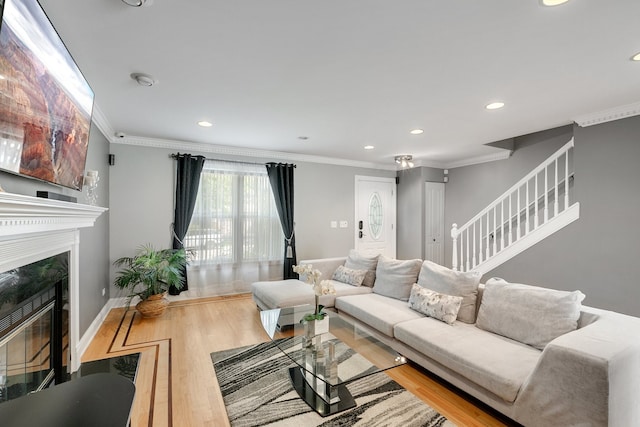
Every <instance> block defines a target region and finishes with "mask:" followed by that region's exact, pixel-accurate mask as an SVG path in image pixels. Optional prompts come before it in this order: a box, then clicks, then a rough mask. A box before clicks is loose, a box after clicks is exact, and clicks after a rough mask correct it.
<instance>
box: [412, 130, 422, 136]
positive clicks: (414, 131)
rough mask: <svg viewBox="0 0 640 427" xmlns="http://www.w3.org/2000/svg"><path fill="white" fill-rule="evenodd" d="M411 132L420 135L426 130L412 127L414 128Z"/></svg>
mask: <svg viewBox="0 0 640 427" xmlns="http://www.w3.org/2000/svg"><path fill="white" fill-rule="evenodd" d="M409 133H410V134H411V135H420V134H421V133H424V130H422V129H412V130H410V131H409Z"/></svg>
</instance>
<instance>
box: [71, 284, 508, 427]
mask: <svg viewBox="0 0 640 427" xmlns="http://www.w3.org/2000/svg"><path fill="white" fill-rule="evenodd" d="M267 340H268V337H267V335H266V333H265V332H264V331H263V329H262V325H261V324H260V319H259V315H258V311H257V310H256V306H255V305H254V303H253V301H252V300H251V297H250V296H248V295H239V296H234V297H222V298H209V299H198V300H189V301H180V302H172V303H171V305H170V306H169V309H168V310H167V312H166V313H165V314H164V316H163V317H161V318H157V319H143V318H141V317H140V316H139V315H137V314H136V313H135V311H133V310H128V311H127V310H125V309H114V310H111V312H110V313H109V315H108V316H107V318H106V319H105V321H104V323H103V325H102V327H101V328H100V330H99V331H98V333H97V334H96V336H95V338H94V339H93V341H92V343H91V345H90V346H89V348H88V349H87V351H86V352H85V354H84V356H83V362H87V361H91V360H97V359H103V358H107V357H112V356H115V355H122V354H130V353H138V352H139V353H140V354H141V359H140V366H139V369H138V377H137V381H136V399H135V402H134V408H133V412H132V423H131V424H132V426H134V427H142V426H153V427H164V426H167V427H171V426H175V427H182V426H189V427H192V426H216V427H217V426H221V427H222V426H228V425H229V421H228V419H227V416H226V412H225V408H224V403H223V401H222V396H221V394H220V390H219V388H218V384H217V381H216V376H215V373H214V370H213V365H212V363H211V358H210V356H209V355H210V353H212V352H214V351H219V350H226V349H230V348H236V347H241V346H245V345H251V344H256V343H259V342H264V341H267ZM387 373H388V375H389V376H390V377H391V378H393V379H394V380H395V381H397V382H398V383H400V384H401V385H403V386H404V387H405V388H406V389H408V390H410V391H411V392H412V393H414V394H415V395H416V396H418V397H419V398H420V399H422V400H424V401H425V402H426V403H427V404H428V405H430V406H432V407H433V408H435V409H437V410H438V411H440V413H442V414H443V415H445V416H446V417H447V418H449V419H450V420H451V421H453V422H454V423H456V424H458V425H459V426H504V425H508V424H507V422H508V420H507V421H505V420H501V419H498V418H496V416H495V414H492V413H489V412H487V410H486V408H483V407H480V406H479V405H477V404H474V403H472V402H471V401H470V400H468V399H465V398H463V397H461V396H459V395H458V394H456V393H455V392H453V391H451V390H450V389H448V388H447V387H445V386H443V385H442V384H441V383H440V382H439V381H437V379H433V378H431V377H430V376H429V375H428V374H426V373H425V372H424V371H422V370H421V369H420V368H417V367H414V366H412V365H405V366H401V367H398V368H394V369H392V370H389V371H387ZM301 427H304V426H301Z"/></svg>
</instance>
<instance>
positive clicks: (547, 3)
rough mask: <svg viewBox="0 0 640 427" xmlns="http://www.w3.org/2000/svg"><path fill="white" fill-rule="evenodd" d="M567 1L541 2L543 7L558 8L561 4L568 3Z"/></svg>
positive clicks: (552, 0)
mask: <svg viewBox="0 0 640 427" xmlns="http://www.w3.org/2000/svg"><path fill="white" fill-rule="evenodd" d="M568 1H569V0H542V5H543V6H558V5H561V4H563V3H566V2H568Z"/></svg>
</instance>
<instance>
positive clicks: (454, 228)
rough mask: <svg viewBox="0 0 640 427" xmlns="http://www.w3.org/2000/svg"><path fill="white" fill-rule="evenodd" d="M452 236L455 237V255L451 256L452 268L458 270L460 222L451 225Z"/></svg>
mask: <svg viewBox="0 0 640 427" xmlns="http://www.w3.org/2000/svg"><path fill="white" fill-rule="evenodd" d="M451 238H452V239H453V255H452V256H451V268H452V269H453V271H458V224H456V223H455V222H454V223H453V225H452V226H451Z"/></svg>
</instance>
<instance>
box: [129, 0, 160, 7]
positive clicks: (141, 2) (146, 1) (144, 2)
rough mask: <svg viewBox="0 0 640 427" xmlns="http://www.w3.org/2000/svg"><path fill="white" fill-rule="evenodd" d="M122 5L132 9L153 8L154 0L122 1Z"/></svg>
mask: <svg viewBox="0 0 640 427" xmlns="http://www.w3.org/2000/svg"><path fill="white" fill-rule="evenodd" d="M122 3H124V4H126V5H127V6H131V7H140V6H151V3H153V0H122Z"/></svg>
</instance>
